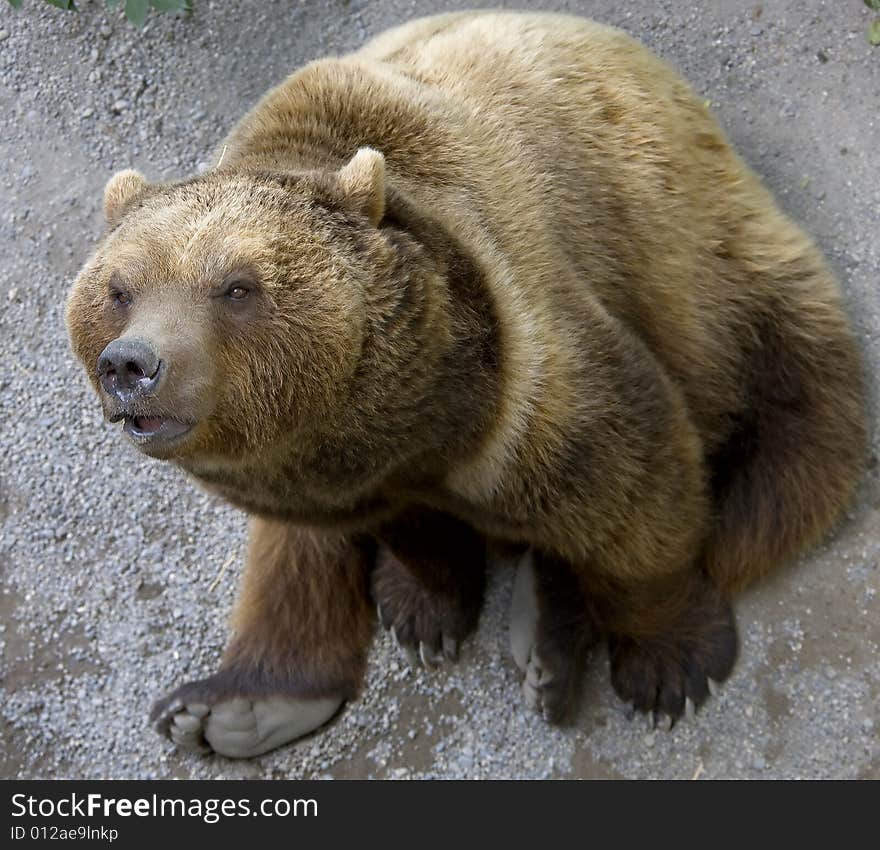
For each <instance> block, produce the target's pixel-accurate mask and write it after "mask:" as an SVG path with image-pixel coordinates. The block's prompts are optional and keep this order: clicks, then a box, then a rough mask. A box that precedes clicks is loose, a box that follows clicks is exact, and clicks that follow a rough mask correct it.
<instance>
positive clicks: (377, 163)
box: [336, 148, 385, 226]
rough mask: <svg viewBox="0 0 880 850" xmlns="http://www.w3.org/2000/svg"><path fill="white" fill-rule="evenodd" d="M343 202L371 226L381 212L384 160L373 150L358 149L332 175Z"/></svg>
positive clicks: (383, 194)
mask: <svg viewBox="0 0 880 850" xmlns="http://www.w3.org/2000/svg"><path fill="white" fill-rule="evenodd" d="M336 179H337V181H338V183H339V188H340V189H341V190H342V195H343V197H344V198H345V201H346V203H347V204H348V205H349V206H351V207H352V208H353V209H355V210H356V211H357V212H359V213H361V214H363V215H365V216H366V217H367V218H368V219H369V220H370V223H371V224H372V225H373V226H375V225H377V224H379V222H380V221H381V220H382V216H383V215H384V213H385V157H384V156H382V154H381V153H379V151H377V150H373V148H360V149H359V150H358V152H357V153H356V154H355V155H354V156H353V157H352V158H351V159H350V160H349V161H348V162H347V163H346V164H345V165H343V166H342V168H340V169H339V171H337V172H336Z"/></svg>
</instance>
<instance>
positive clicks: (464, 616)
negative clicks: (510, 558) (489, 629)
mask: <svg viewBox="0 0 880 850" xmlns="http://www.w3.org/2000/svg"><path fill="white" fill-rule="evenodd" d="M372 594H373V599H374V600H375V602H376V610H377V612H378V615H379V622H380V623H381V624H382V626H383V628H385V629H386V630H388V631H390V632H391V634H392V636H393V637H394V640H395V643H396V644H397V645H398V647H400V649H401V651H402V652H403V654H404V656H405V657H406V659H407V661H408V662H409V663H410V665H412V666H413V667H420V666H423V667H425V668H427V669H433V668H435V667H437V666H439V665H440V664H442V663H443V660H444V659H445V660H447V661H457V660H458V656H459V651H460V648H461V643H462V641H463V640H464V639H465V638H466V637H468V635H470V634H471V633H472V632H473V631H474V630H475V629H476V626H477V620H478V618H479V612H480V602H481V599H482V586H481V583H480V586H479V587H477V588H470V587H468V586H467V584H465V585H464V586H460V587H459V586H457V587H447V588H443V589H437V590H432V589H429V588H428V587H426V586H425V585H424V584H423V583H422V582H421V581H420V580H419V579H418V578H417V577H416V576H414V575H413V574H412V573H411V572H410V571H409V570H408V569H407V568H406V567H405V566H404V565H403V564H402V563H400V561H398V560H397V558H395V556H394V555H392V554H391V552H389V551H388V550H383V551H382V552H380V555H379V558H378V563H377V565H376V568H375V569H374V571H373V577H372Z"/></svg>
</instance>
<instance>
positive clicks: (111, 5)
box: [105, 0, 122, 9]
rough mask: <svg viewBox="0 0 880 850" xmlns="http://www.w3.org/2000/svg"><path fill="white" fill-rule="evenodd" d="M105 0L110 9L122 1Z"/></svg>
mask: <svg viewBox="0 0 880 850" xmlns="http://www.w3.org/2000/svg"><path fill="white" fill-rule="evenodd" d="M105 2H106V3H107V5H108V6H109V7H110V8H111V9H112V8H114V7H116V6H118V5H119V4H120V3H121V2H122V0H105Z"/></svg>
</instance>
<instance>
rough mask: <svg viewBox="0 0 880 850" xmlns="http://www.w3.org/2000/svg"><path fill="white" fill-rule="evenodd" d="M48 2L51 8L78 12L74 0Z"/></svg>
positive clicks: (50, 0) (47, 0)
mask: <svg viewBox="0 0 880 850" xmlns="http://www.w3.org/2000/svg"><path fill="white" fill-rule="evenodd" d="M46 2H47V3H48V4H49V5H50V6H55V7H57V8H58V9H67V10H73V11H75V10H76V6H74V5H73V0H46Z"/></svg>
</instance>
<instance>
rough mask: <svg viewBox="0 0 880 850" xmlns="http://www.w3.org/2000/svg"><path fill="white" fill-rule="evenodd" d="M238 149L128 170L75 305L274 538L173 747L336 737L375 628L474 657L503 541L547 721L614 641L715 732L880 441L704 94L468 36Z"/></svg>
mask: <svg viewBox="0 0 880 850" xmlns="http://www.w3.org/2000/svg"><path fill="white" fill-rule="evenodd" d="M220 149H221V150H222V151H223V155H222V157H221V158H220V161H219V162H218V165H217V166H216V167H215V168H214V169H212V170H210V171H209V172H208V173H206V174H203V175H201V176H198V177H194V178H192V179H189V180H184V181H182V182H178V183H167V184H151V183H148V182H146V181H145V180H144V179H143V178H142V177H141V176H140V175H138V174H137V173H135V172H132V171H126V172H122V173H121V174H117V175H116V176H115V177H113V178H112V179H111V180H110V182H109V184H108V185H107V189H106V193H105V209H106V217H107V222H108V229H107V233H106V235H105V236H104V238H103V240H102V241H101V243H100V245H99V247H98V249H97V251H96V252H95V254H94V255H93V256H92V257H91V258H90V259H89V261H88V263H87V264H86V266H85V268H84V269H83V271H82V272H81V274H80V275H79V277H78V279H77V281H76V283H75V284H74V286H73V290H72V292H71V294H70V298H69V303H68V309H67V322H68V326H69V331H70V336H71V340H72V345H73V349H74V351H75V353H76V355H77V356H78V358H79V359H80V360H81V361H82V363H83V365H84V366H85V369H86V372H87V374H88V376H89V378H90V379H91V381H92V383H93V385H94V387H95V390H96V392H97V394H98V396H99V397H100V400H101V403H102V405H103V408H104V412H105V414H106V416H107V418H108V419H109V420H111V421H120V420H122V421H123V422H124V427H123V430H124V432H125V433H126V434H127V436H128V438H129V439H130V440H131V441H132V442H133V443H134V444H135V445H136V446H138V447H139V448H140V449H141V450H142V451H143V452H145V453H146V454H148V455H150V456H152V457H156V458H161V459H165V460H169V461H171V462H173V463H175V464H178V465H179V466H180V467H182V468H183V469H185V470H186V471H187V472H189V473H190V474H191V475H192V476H193V477H194V478H195V479H196V480H197V481H198V482H200V483H201V484H203V485H204V486H205V487H207V488H208V489H210V490H212V491H213V492H216V493H219V494H221V495H222V496H223V497H225V498H226V499H228V500H229V501H230V502H232V503H233V504H235V505H238V506H240V507H241V508H243V509H244V510H245V511H247V513H248V514H250V515H251V517H252V524H251V529H250V551H249V554H248V558H247V564H246V569H245V574H244V580H243V586H242V588H241V591H240V599H239V601H238V604H237V608H236V612H235V615H234V624H233V625H234V630H233V637H232V639H231V642H230V644H229V647H228V649H227V651H226V654H225V656H224V658H223V661H222V663H221V665H220V668H219V671H218V672H217V673H216V674H214V675H213V676H211V677H209V678H208V679H205V680H202V681H198V682H191V683H189V684H185V685H183V686H182V687H181V688H178V689H177V690H176V691H174V692H173V693H172V694H171V695H170V696H168V697H166V698H165V699H164V700H161V701H160V702H159V703H158V704H157V705H156V706H155V708H154V711H153V718H154V720H155V721H156V722H157V724H158V726H159V728H160V730H161V731H163V732H165V733H167V734H168V735H170V737H171V738H172V739H173V740H174V741H176V742H177V743H178V744H180V745H182V746H185V747H188V748H191V749H195V750H198V751H211V750H214V751H217V752H219V753H223V754H226V755H229V756H251V755H255V754H258V753H261V752H265V751H266V750H268V749H270V748H272V747H275V746H278V745H280V744H283V743H285V742H286V741H290V740H292V739H294V738H296V737H297V736H299V735H302V734H304V733H305V732H308V731H310V730H312V729H314V728H316V727H318V726H319V725H321V724H322V723H324V722H325V721H326V720H327V719H328V718H330V717H331V716H332V715H333V714H334V713H335V712H336V711H337V709H338V708H339V706H340V705H341V704H342V703H343V701H345V700H347V699H350V698H352V697H354V696H355V695H356V694H357V692H358V689H359V687H360V685H361V680H362V678H363V675H364V668H365V663H366V656H367V652H368V648H369V646H370V642H371V640H372V637H373V631H374V626H375V616H376V615H375V612H376V609H377V607H378V612H379V618H380V620H381V622H382V624H383V625H384V626H385V627H386V628H390V629H392V630H393V631H394V634H395V636H396V639H397V640H398V642H399V643H400V644H401V646H402V648H403V649H404V650H405V651H406V652H407V654H408V656H409V657H410V658H411V659H412V660H413V662H414V663H422V664H424V665H426V666H433V665H435V664H437V663H439V662H440V661H441V660H442V659H444V658H447V659H454V658H455V657H456V656H457V654H458V649H459V645H460V642H461V641H462V640H463V639H464V638H465V637H467V635H468V634H469V633H470V632H472V631H473V629H474V627H475V625H476V622H477V619H478V615H479V611H480V605H481V595H482V591H483V584H484V566H485V562H486V558H487V551H488V548H489V547H496V546H498V545H501V546H506V547H509V548H512V549H516V550H518V551H520V552H521V553H524V554H522V555H521V558H520V567H519V573H518V576H517V579H516V583H515V591H514V604H513V612H512V626H511V629H512V631H511V640H512V648H513V654H514V658H515V660H516V662H517V663H518V664H519V665H520V667H522V669H523V670H524V672H525V682H524V688H525V693H526V697H527V701H528V703H529V704H530V705H531V706H533V707H534V708H535V709H537V710H538V711H539V712H540V713H541V714H542V715H543V716H544V717H545V718H546V719H547V720H549V721H551V722H557V721H561V720H563V719H565V718H566V716H567V715H568V714H569V712H570V710H571V708H572V705H573V704H574V702H575V697H576V692H577V683H578V680H579V676H580V672H581V669H582V666H583V664H584V660H585V659H586V658H587V656H588V655H589V650H590V649H591V648H592V647H593V646H594V645H595V644H596V643H597V642H598V641H600V640H604V641H607V644H608V646H609V650H610V658H611V675H612V683H613V686H614V688H615V689H616V691H617V693H618V694H619V695H620V697H621V698H622V699H623V700H625V701H627V702H629V703H631V704H632V705H633V706H634V707H635V709H637V710H640V711H643V712H648V713H650V714H651V716H652V717H655V718H656V717H657V716H661V717H663V718H664V719H666V721H667V722H671V721H672V720H674V719H675V718H678V717H679V716H680V715H682V714H683V713H685V712H688V711H690V710H692V709H694V708H695V707H698V706H699V705H700V704H701V703H702V702H703V701H704V700H705V699H706V697H707V695H708V693H709V690H710V685H711V684H712V683H713V682H720V681H721V680H723V679H724V678H725V677H726V676H727V675H728V673H729V672H730V670H731V667H732V666H733V663H734V659H735V655H736V649H737V641H736V631H735V624H734V618H733V614H732V612H731V607H730V599H731V596H732V594H733V593H734V592H735V591H737V590H739V589H741V588H742V587H744V586H745V585H746V584H748V583H749V582H750V581H752V580H753V579H756V578H758V577H760V576H762V575H763V574H765V573H766V572H767V571H768V570H770V569H771V568H773V567H775V566H776V565H778V564H780V563H782V562H784V561H785V560H787V559H790V558H791V557H792V556H793V555H795V554H796V553H797V552H799V551H800V550H802V549H803V548H804V547H805V546H807V545H808V544H810V543H812V542H814V541H816V540H817V538H819V536H820V535H821V534H822V533H823V532H824V531H825V530H827V529H828V528H829V526H830V525H831V523H832V522H833V520H834V519H835V517H836V516H837V515H838V514H839V512H840V510H841V508H842V507H843V506H844V505H845V504H846V502H847V499H848V498H849V496H850V494H851V491H852V490H853V487H854V483H855V482H856V480H857V478H858V476H859V472H860V468H861V466H862V463H863V454H864V450H865V442H866V435H865V431H866V426H865V414H864V404H863V391H862V378H861V365H860V359H859V356H858V351H857V346H856V344H855V342H854V340H853V336H852V333H851V331H850V328H849V325H848V323H847V319H846V318H845V316H844V313H843V311H842V309H841V305H840V294H839V291H838V287H837V285H836V283H835V281H834V279H833V278H832V275H831V274H830V273H829V270H828V268H827V266H826V264H825V262H824V261H823V259H822V257H821V256H820V254H819V253H818V251H817V250H816V248H815V247H814V245H813V244H812V243H811V241H810V239H809V238H808V237H807V236H806V235H805V234H804V233H803V232H802V231H801V230H800V229H799V228H798V227H797V226H796V225H794V224H793V223H792V222H791V221H789V219H787V218H786V217H785V216H784V215H783V214H782V213H781V212H780V210H779V209H778V207H777V206H776V204H775V203H774V201H773V199H772V198H771V196H770V195H769V194H768V192H767V191H766V190H765V189H764V188H763V187H762V186H761V184H760V182H759V181H758V179H757V178H756V177H755V175H754V174H752V172H751V171H750V170H749V169H748V168H747V167H746V166H745V165H744V163H743V162H742V160H741V159H739V157H738V156H737V155H736V154H735V153H734V152H733V151H732V150H731V148H730V146H729V144H728V142H727V140H726V139H725V137H724V135H723V133H722V132H721V130H720V129H719V127H718V126H717V124H716V123H715V121H714V120H713V118H712V116H711V115H710V113H709V112H708V110H707V109H706V107H705V106H704V105H703V103H702V102H701V101H700V99H699V98H697V97H696V96H695V95H694V93H693V92H692V91H691V89H690V88H689V87H688V86H687V84H686V83H684V82H683V81H682V80H681V79H680V78H679V77H678V76H677V75H676V74H675V73H674V72H673V71H672V70H670V69H669V68H668V67H667V66H666V65H665V64H663V63H662V62H660V61H659V60H658V59H656V58H655V57H654V56H652V55H651V54H650V53H649V52H647V51H646V50H645V49H644V48H642V47H641V46H640V45H638V44H637V43H636V42H634V41H633V40H631V39H630V38H629V37H627V36H626V35H624V34H623V33H621V32H618V31H616V30H614V29H609V28H607V27H604V26H600V25H598V24H594V23H590V22H588V21H585V20H580V19H577V18H573V17H565V16H557V15H548V14H513V13H464V14H452V15H444V16H440V17H434V18H428V19H424V20H419V21H415V22H413V23H410V24H408V25H406V26H403V27H401V28H399V29H395V30H392V31H390V32H388V33H386V34H384V35H382V36H380V37H379V38H377V39H375V40H374V41H371V42H370V43H368V44H367V45H366V46H365V47H364V48H363V49H361V50H359V51H358V52H356V53H353V54H351V55H348V56H343V57H341V58H333V59H324V60H321V61H317V62H313V63H311V64H309V65H307V66H306V67H304V68H302V69H301V70H299V71H297V72H296V73H294V74H293V75H292V76H291V77H289V78H288V79H287V80H286V81H285V82H283V83H282V84H281V85H280V86H278V87H277V88H276V89H274V90H272V91H271V92H269V93H268V94H267V95H266V96H265V97H264V98H263V99H262V100H261V101H260V103H259V104H257V106H256V107H255V108H254V109H253V110H252V111H251V112H250V113H249V114H248V115H246V116H245V117H244V118H243V119H242V121H241V122H240V123H239V124H238V125H237V126H236V127H235V128H234V129H233V130H232V132H231V134H230V135H229V136H228V138H227V139H226V140H225V141H224V142H223V143H222V145H221V148H220Z"/></svg>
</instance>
